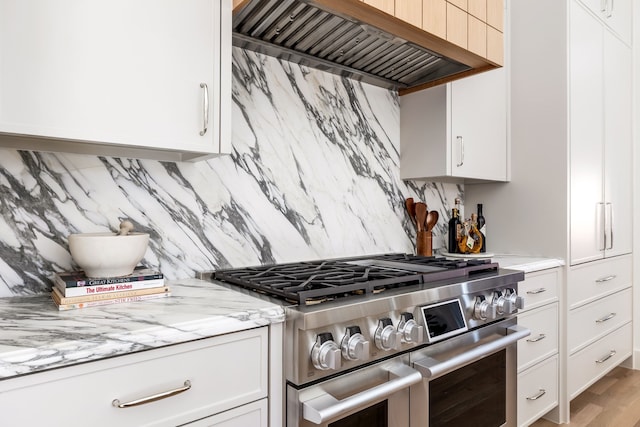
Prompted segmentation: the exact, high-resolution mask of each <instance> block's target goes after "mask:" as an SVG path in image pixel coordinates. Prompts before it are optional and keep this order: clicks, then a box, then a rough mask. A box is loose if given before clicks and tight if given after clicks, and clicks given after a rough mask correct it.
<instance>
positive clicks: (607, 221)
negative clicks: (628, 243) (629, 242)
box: [604, 203, 613, 250]
mask: <svg viewBox="0 0 640 427" xmlns="http://www.w3.org/2000/svg"><path fill="white" fill-rule="evenodd" d="M604 230H605V234H604V248H605V250H610V249H613V205H611V203H605V211H604Z"/></svg>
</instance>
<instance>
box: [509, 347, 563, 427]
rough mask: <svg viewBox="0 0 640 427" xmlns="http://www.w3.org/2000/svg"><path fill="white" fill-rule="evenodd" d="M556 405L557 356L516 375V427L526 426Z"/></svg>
mask: <svg viewBox="0 0 640 427" xmlns="http://www.w3.org/2000/svg"><path fill="white" fill-rule="evenodd" d="M557 405H558V356H554V357H551V358H549V359H547V360H545V361H544V362H542V363H539V364H537V365H535V366H534V367H532V368H531V369H527V370H526V371H524V372H523V373H521V374H519V375H518V426H528V425H529V424H531V423H533V422H534V421H536V420H537V419H538V418H540V417H541V416H543V415H544V414H546V413H547V412H549V411H550V410H551V409H553V408H554V407H556V406H557Z"/></svg>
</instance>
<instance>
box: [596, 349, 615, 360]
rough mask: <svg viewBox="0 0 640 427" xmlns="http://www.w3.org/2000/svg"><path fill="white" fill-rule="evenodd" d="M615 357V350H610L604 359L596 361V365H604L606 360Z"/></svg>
mask: <svg viewBox="0 0 640 427" xmlns="http://www.w3.org/2000/svg"><path fill="white" fill-rule="evenodd" d="M615 355H616V351H615V350H611V351H610V352H609V354H607V355H606V356H605V357H603V358H602V359H598V360H596V363H604V362H606V361H607V360H609V359H611V358H612V357H613V356H615Z"/></svg>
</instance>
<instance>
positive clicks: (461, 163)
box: [456, 136, 464, 167]
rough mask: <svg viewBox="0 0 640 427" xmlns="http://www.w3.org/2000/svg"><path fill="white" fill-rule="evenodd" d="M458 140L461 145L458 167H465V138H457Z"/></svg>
mask: <svg viewBox="0 0 640 427" xmlns="http://www.w3.org/2000/svg"><path fill="white" fill-rule="evenodd" d="M456 140H457V141H458V143H459V144H460V162H459V163H458V164H457V165H456V166H457V167H460V166H462V165H464V138H463V137H461V136H456Z"/></svg>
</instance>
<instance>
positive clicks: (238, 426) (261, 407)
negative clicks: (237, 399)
mask: <svg viewBox="0 0 640 427" xmlns="http://www.w3.org/2000/svg"><path fill="white" fill-rule="evenodd" d="M267 411H268V409H267V399H262V400H259V401H257V402H253V403H249V404H247V405H244V406H241V407H239V408H235V409H231V410H229V411H226V412H223V413H222V414H218V415H214V416H212V417H207V418H204V419H202V420H198V421H194V422H192V423H189V424H185V425H184V427H267V426H268V425H269V424H268V420H267Z"/></svg>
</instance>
